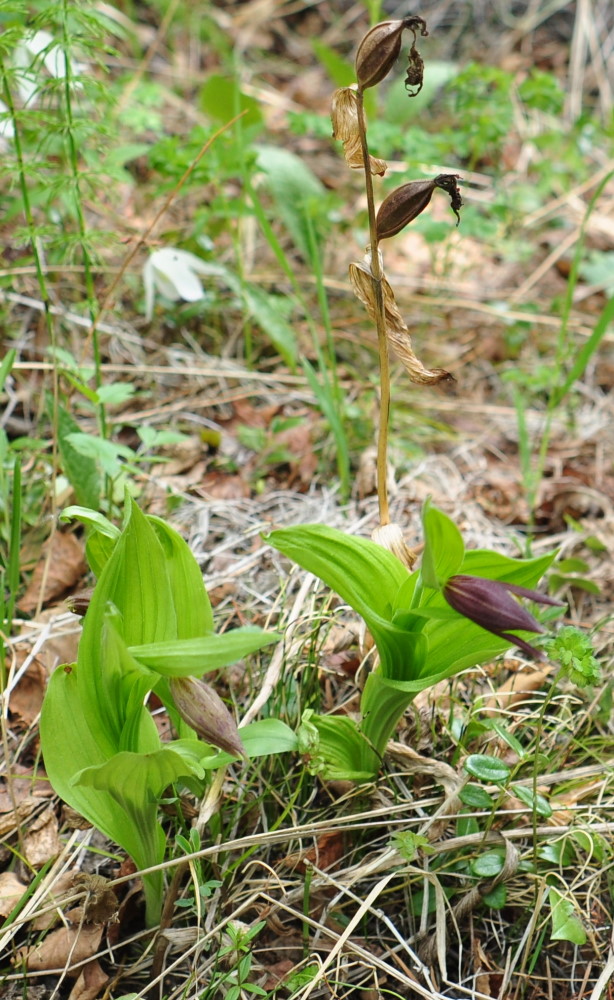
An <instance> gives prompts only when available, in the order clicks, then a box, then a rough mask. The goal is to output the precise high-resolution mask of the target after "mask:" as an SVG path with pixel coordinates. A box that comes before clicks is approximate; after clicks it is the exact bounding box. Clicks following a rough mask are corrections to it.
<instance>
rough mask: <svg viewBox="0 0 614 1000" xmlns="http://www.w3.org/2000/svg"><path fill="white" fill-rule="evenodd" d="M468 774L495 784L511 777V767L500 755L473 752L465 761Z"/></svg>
mask: <svg viewBox="0 0 614 1000" xmlns="http://www.w3.org/2000/svg"><path fill="white" fill-rule="evenodd" d="M463 766H464V768H465V771H466V772H467V774H470V775H471V776H472V777H473V778H479V779H480V781H487V782H489V783H491V782H492V783H494V784H495V785H500V784H503V783H504V782H505V781H507V780H508V779H509V776H510V773H511V772H510V769H509V767H508V766H507V764H505V763H504V761H502V760H499V758H498V757H490V756H488V755H487V754H484V753H472V754H470V756H469V757H467V760H466V761H465V763H464V765H463Z"/></svg>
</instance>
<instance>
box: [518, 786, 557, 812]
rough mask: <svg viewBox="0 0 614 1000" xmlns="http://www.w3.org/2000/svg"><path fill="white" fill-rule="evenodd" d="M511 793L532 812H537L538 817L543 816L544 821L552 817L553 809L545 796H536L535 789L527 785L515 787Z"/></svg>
mask: <svg viewBox="0 0 614 1000" xmlns="http://www.w3.org/2000/svg"><path fill="white" fill-rule="evenodd" d="M510 792H511V793H512V794H513V795H515V796H516V798H517V799H520V801H521V802H524V804H525V805H526V806H528V807H529V809H530V810H531V812H533V811H535V812H536V813H537V815H538V816H542V817H543V818H544V819H548V818H549V817H550V816H552V808H551V806H550V803H549V802H548V800H547V799H545V798H544V796H543V795H539V794H538V795H534V794H533V789H532V788H529V787H528V786H527V785H513V786H512V787H511V788H510Z"/></svg>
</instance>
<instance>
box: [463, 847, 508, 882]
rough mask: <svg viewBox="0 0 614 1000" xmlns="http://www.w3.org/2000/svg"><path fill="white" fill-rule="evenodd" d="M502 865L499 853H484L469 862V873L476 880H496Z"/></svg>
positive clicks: (501, 857) (502, 859) (502, 860)
mask: <svg viewBox="0 0 614 1000" xmlns="http://www.w3.org/2000/svg"><path fill="white" fill-rule="evenodd" d="M503 865H504V858H503V855H502V854H501V853H500V851H486V853H485V854H480V856H479V857H478V858H474V860H473V861H472V862H471V871H472V873H473V874H474V875H477V876H478V878H496V876H497V875H498V874H499V872H500V871H501V869H502V868H503Z"/></svg>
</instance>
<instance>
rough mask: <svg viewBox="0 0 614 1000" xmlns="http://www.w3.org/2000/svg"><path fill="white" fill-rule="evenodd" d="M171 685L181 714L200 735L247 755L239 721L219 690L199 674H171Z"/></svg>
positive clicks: (204, 738)
mask: <svg viewBox="0 0 614 1000" xmlns="http://www.w3.org/2000/svg"><path fill="white" fill-rule="evenodd" d="M169 686H170V689H171V694H172V696H173V701H174V702H175V707H176V708H177V711H178V712H179V715H180V716H181V718H182V719H183V720H184V722H187V724H188V726H191V727H192V729H194V730H195V732H196V733H197V734H198V735H199V736H200V738H201V739H203V740H205V742H207V743H212V744H213V746H216V747H219V748H220V750H225V751H226V752H227V753H230V754H232V756H233V757H243V758H244V759H247V754H246V753H245V747H244V746H243V743H242V742H241V737H240V736H239V730H238V729H237V724H236V722H235V720H234V719H233V717H232V715H231V714H230V712H229V711H228V709H227V708H226V705H225V704H224V702H223V701H222V699H221V698H220V696H219V694H218V693H217V691H214V690H213V688H212V687H210V685H209V684H205V682H204V681H202V680H198V679H197V678H196V677H171V679H170V681H169Z"/></svg>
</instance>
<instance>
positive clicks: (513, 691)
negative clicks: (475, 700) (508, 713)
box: [484, 667, 552, 716]
mask: <svg viewBox="0 0 614 1000" xmlns="http://www.w3.org/2000/svg"><path fill="white" fill-rule="evenodd" d="M551 671H552V668H551V667H543V668H542V669H540V670H527V671H522V672H521V673H518V674H513V675H512V676H511V677H508V679H507V680H506V681H505V682H504V683H503V684H502V685H501V687H500V688H499V690H498V691H495V692H494V694H492V695H491V696H490V697H489V698H488V699H487V701H486V704H485V706H484V709H485V712H486V714H487V715H490V716H492V715H498V714H499V713H500V712H501V711H503V710H509V709H510V708H511V707H512V705H516V704H518V702H521V701H525V699H526V698H528V697H529V696H530V695H531V694H533V692H534V691H539V689H540V687H542V685H543V684H544V681H545V680H546V679H547V678H548V676H549V675H550V673H551Z"/></svg>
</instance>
